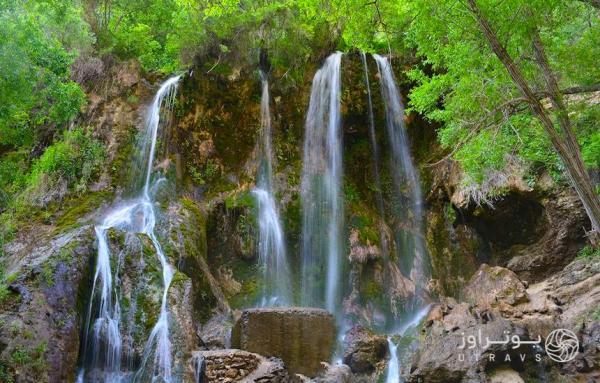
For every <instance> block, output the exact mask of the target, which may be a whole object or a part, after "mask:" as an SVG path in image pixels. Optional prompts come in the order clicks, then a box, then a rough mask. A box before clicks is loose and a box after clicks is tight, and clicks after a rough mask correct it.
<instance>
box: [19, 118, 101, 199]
mask: <svg viewBox="0 0 600 383" xmlns="http://www.w3.org/2000/svg"><path fill="white" fill-rule="evenodd" d="M105 158H106V153H105V149H104V146H103V145H102V143H101V142H100V141H98V140H96V139H94V138H93V137H92V136H91V134H90V133H88V132H85V131H84V130H83V129H82V128H75V129H73V130H69V131H66V132H65V133H64V135H63V137H62V139H61V140H58V141H56V142H54V143H53V144H52V145H50V146H49V147H48V148H46V151H45V152H44V154H42V156H40V157H39V158H38V159H36V160H35V162H34V163H33V166H32V168H31V172H30V173H29V175H28V176H27V177H26V181H25V182H26V189H25V191H24V192H23V194H22V196H21V200H20V202H21V203H24V204H25V205H34V206H44V205H46V204H47V203H49V202H50V201H52V200H56V199H59V200H60V199H62V197H64V196H65V195H66V194H67V193H68V192H69V191H75V192H76V193H82V192H84V191H86V190H87V185H88V183H89V182H90V181H92V180H93V179H94V178H96V177H97V176H98V174H99V173H100V171H101V169H102V165H103V164H104V160H105Z"/></svg>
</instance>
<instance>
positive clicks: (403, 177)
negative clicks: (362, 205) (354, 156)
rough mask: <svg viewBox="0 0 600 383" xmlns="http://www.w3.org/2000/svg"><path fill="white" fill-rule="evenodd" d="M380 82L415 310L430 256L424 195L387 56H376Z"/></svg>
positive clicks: (402, 254)
mask: <svg viewBox="0 0 600 383" xmlns="http://www.w3.org/2000/svg"><path fill="white" fill-rule="evenodd" d="M373 57H374V58H375V61H376V62H377V69H378V71H379V77H380V81H381V95H382V99H383V102H384V106H385V120H386V130H387V136H388V141H389V145H390V150H391V158H390V170H391V173H392V179H393V183H394V187H395V189H396V196H395V197H396V198H397V199H398V200H397V201H396V203H395V204H396V209H395V210H396V215H397V217H398V219H400V220H401V223H399V224H398V223H397V224H396V227H398V229H397V230H396V241H397V246H396V248H397V255H398V259H399V261H400V266H401V270H402V271H403V272H404V273H406V274H407V276H408V277H409V278H410V279H411V280H412V281H413V282H414V284H415V297H414V299H413V302H412V307H406V309H410V310H412V311H414V310H416V309H418V308H419V306H420V305H422V303H423V302H422V301H423V300H424V299H425V295H426V294H425V286H426V284H427V281H428V276H429V270H428V255H427V249H426V246H425V242H424V237H423V198H422V195H421V188H420V183H419V177H418V174H417V172H416V170H415V167H414V164H413V160H412V158H411V155H410V148H409V144H408V137H407V135H406V129H405V127H404V105H403V104H402V99H401V97H400V92H399V91H398V88H397V86H396V82H395V79H394V75H393V73H392V68H391V65H390V63H389V61H388V59H387V58H385V57H382V56H379V55H373Z"/></svg>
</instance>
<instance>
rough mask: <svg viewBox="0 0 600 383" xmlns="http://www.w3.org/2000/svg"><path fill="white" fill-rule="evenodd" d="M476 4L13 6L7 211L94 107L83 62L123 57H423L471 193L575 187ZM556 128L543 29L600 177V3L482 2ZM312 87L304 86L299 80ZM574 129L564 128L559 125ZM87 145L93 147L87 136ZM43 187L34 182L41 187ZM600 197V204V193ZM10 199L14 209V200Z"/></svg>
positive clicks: (439, 120) (73, 2) (4, 98)
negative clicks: (506, 179) (354, 53)
mask: <svg viewBox="0 0 600 383" xmlns="http://www.w3.org/2000/svg"><path fill="white" fill-rule="evenodd" d="M469 4H471V1H470V0H440V1H429V0H406V1H395V0H299V1H294V0H141V1H138V0H103V1H98V0H68V1H57V0H39V1H34V2H31V1H24V0H0V73H1V74H2V75H1V76H0V155H1V156H2V161H1V162H0V176H1V179H0V189H1V190H2V193H0V197H2V198H0V208H2V206H4V207H5V206H6V203H7V202H6V201H7V199H8V197H7V196H9V195H12V194H15V193H16V192H18V191H19V190H22V189H26V188H27V187H28V180H31V179H32V177H31V176H27V177H20V176H19V174H27V173H29V172H31V171H32V168H31V166H32V165H33V164H34V162H35V158H37V157H39V156H40V155H41V154H42V153H43V151H44V149H45V148H46V147H48V146H50V145H52V143H53V142H54V141H55V140H64V139H66V138H65V137H67V135H65V134H63V131H64V130H66V129H67V128H69V126H70V124H72V122H73V121H74V119H75V118H76V117H77V115H78V114H79V113H80V111H81V109H82V107H83V106H84V105H85V103H86V100H85V93H84V92H83V90H82V86H81V84H78V83H77V82H75V81H73V79H72V78H73V76H72V74H71V71H72V65H73V63H74V62H75V60H78V59H79V60H86V59H88V58H90V57H102V56H104V55H114V56H116V57H118V58H120V59H136V60H138V61H139V62H140V64H141V67H142V68H143V70H145V71H147V72H158V73H164V74H167V73H171V72H176V71H180V70H183V69H186V68H188V67H190V66H192V65H194V64H195V63H197V62H206V65H208V68H209V70H212V69H214V68H218V66H219V65H221V64H222V63H221V61H220V60H221V56H222V55H224V54H226V53H228V52H232V51H233V52H236V55H237V56H239V57H240V58H241V59H242V60H246V61H247V62H257V61H258V57H259V55H258V52H259V51H260V50H264V51H266V52H268V54H269V58H270V61H271V64H272V65H273V66H274V67H275V68H276V69H277V70H279V71H280V73H282V74H284V76H287V77H288V78H290V79H292V80H293V79H294V78H296V77H297V76H298V75H301V74H302V70H303V68H304V67H305V63H306V62H308V61H310V60H314V61H318V60H319V59H321V58H322V57H324V55H327V54H328V53H330V52H331V51H333V50H335V49H339V50H343V51H350V50H353V49H359V50H362V51H367V52H378V53H386V54H391V55H392V56H393V57H411V58H412V60H411V61H410V62H411V63H414V65H410V66H407V67H406V68H405V69H404V71H403V76H405V79H406V80H408V81H410V82H412V84H413V87H412V88H411V89H410V93H409V103H408V106H409V110H411V111H413V112H416V113H420V114H422V115H423V116H424V117H425V118H427V119H428V120H430V121H432V122H433V123H435V124H436V125H437V126H438V137H439V141H440V143H441V145H442V146H443V147H444V148H446V150H447V152H448V157H449V158H453V159H455V160H457V161H458V162H459V163H460V164H461V165H462V167H463V169H464V170H465V174H466V177H465V180H464V182H465V183H467V184H469V183H470V184H477V185H486V184H487V185H488V186H489V185H492V187H491V188H490V189H489V191H490V193H494V192H499V190H494V188H493V182H492V181H493V179H494V177H497V176H498V174H501V173H502V172H503V171H505V170H506V169H507V168H513V169H514V168H519V169H521V170H522V172H523V174H522V175H523V177H525V178H526V180H527V181H528V182H530V183H531V184H532V185H533V184H534V183H535V182H536V180H537V179H538V176H539V175H540V174H542V173H548V174H550V175H552V177H554V178H555V179H556V180H557V181H565V180H567V177H565V164H564V161H563V160H564V159H563V158H561V157H560V156H559V155H557V152H556V151H555V150H553V145H552V143H551V141H550V140H549V138H548V135H547V134H546V133H547V132H545V131H544V129H543V128H542V126H541V123H540V120H539V119H538V118H536V116H535V115H534V114H533V113H532V111H531V108H530V102H528V101H527V100H526V99H524V97H523V95H522V93H521V91H520V89H519V87H518V86H517V85H516V84H515V82H514V79H513V78H511V75H510V74H509V72H508V71H507V68H506V66H505V65H504V64H503V62H502V61H501V60H500V59H499V58H498V56H497V54H496V53H495V52H494V51H493V50H492V49H491V48H490V45H489V41H488V39H486V36H485V35H484V34H483V33H482V28H481V23H479V22H478V20H477V18H476V17H475V15H474V13H473V12H472V9H471V8H470V6H469ZM474 4H476V5H477V7H478V8H479V9H480V10H481V14H482V15H484V16H485V18H486V20H487V21H488V22H489V25H491V28H492V29H493V33H494V34H495V35H496V36H497V38H498V40H499V42H500V44H501V46H502V47H503V49H505V50H506V52H507V54H508V55H509V56H510V57H511V58H512V60H513V61H514V63H515V65H516V67H518V70H519V71H520V73H522V75H523V78H524V80H525V81H526V82H527V83H528V84H529V85H530V87H531V88H532V91H533V92H535V94H536V97H539V99H540V102H541V103H542V104H543V105H544V107H545V108H547V109H548V110H549V112H548V113H549V115H551V116H552V121H553V122H557V126H558V125H559V124H558V122H559V121H560V117H561V114H560V113H558V112H557V111H556V110H554V109H553V108H552V100H551V99H550V98H549V95H548V94H547V93H545V89H546V85H547V84H546V79H545V77H544V74H543V71H541V70H540V67H539V65H538V64H539V63H538V62H537V61H536V60H537V59H536V51H535V50H534V41H533V40H532V36H534V35H533V34H532V31H535V34H537V35H539V42H540V44H542V45H543V47H544V51H545V55H546V56H547V61H548V64H549V67H550V69H551V71H552V73H553V74H554V76H555V78H556V82H557V84H558V87H559V88H560V91H561V92H562V93H563V94H564V100H565V108H566V111H565V113H567V114H568V117H569V118H570V120H571V122H572V125H573V131H574V132H575V135H576V138H577V141H578V146H579V148H578V149H580V150H581V157H582V158H583V161H584V162H585V165H586V166H587V168H588V170H589V171H591V172H598V169H599V168H600V129H599V121H600V106H599V104H600V102H599V101H598V96H597V93H593V92H590V91H593V90H595V91H598V90H599V84H598V83H599V82H600V67H599V66H598V64H597V63H598V58H599V57H600V46H599V45H598V41H600V23H599V17H598V16H599V14H600V9H599V8H598V5H597V2H594V1H561V0H478V1H476V2H475V3H474ZM298 78H301V77H300V76H298ZM557 129H558V130H559V131H560V128H557ZM84 136H86V135H85V134H84ZM29 186H30V185H29ZM596 197H597V196H596ZM2 201H4V202H2Z"/></svg>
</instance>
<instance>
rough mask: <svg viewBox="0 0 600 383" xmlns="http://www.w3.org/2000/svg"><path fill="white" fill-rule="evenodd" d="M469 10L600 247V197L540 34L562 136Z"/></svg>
mask: <svg viewBox="0 0 600 383" xmlns="http://www.w3.org/2000/svg"><path fill="white" fill-rule="evenodd" d="M467 4H468V8H469V10H470V11H471V12H472V13H473V15H475V18H476V19H477V22H478V23H479V26H480V27H481V29H482V31H483V34H484V35H485V37H486V39H487V41H488V43H489V44H490V47H491V48H492V51H493V52H494V54H496V56H497V57H498V59H500V61H501V62H502V64H503V65H504V67H505V68H506V69H507V71H508V73H509V74H510V77H511V78H512V80H513V81H514V82H515V84H516V85H517V87H518V88H519V90H520V91H521V93H522V94H523V96H524V97H525V99H527V102H528V103H529V106H530V108H531V109H532V111H533V113H534V114H535V116H536V117H537V118H538V119H539V120H540V122H541V124H542V127H543V129H544V131H545V132H546V133H547V134H548V136H549V138H550V141H551V142H552V146H553V147H554V149H555V150H556V152H557V153H558V155H559V157H560V158H561V160H562V162H563V163H564V165H565V168H566V170H567V174H568V176H569V178H570V179H571V183H572V185H573V187H574V189H575V191H576V192H577V195H578V196H579V199H580V200H581V202H582V203H583V206H584V208H585V211H586V213H587V215H588V217H589V219H590V221H591V223H592V230H591V231H592V232H591V233H589V238H590V241H591V242H592V244H593V245H594V246H597V245H598V233H599V232H600V199H599V198H598V196H597V195H596V192H595V190H594V187H593V185H592V182H591V180H590V177H589V174H588V173H587V171H586V169H585V166H584V164H583V160H582V157H581V150H580V148H579V144H578V143H577V140H576V138H575V135H574V133H573V130H572V128H571V122H570V120H569V116H568V113H567V110H566V107H565V105H564V103H563V101H562V96H561V94H560V91H559V89H558V85H557V82H556V79H555V77H554V75H553V73H552V71H551V69H550V66H549V64H548V60H547V58H546V55H545V52H544V49H543V45H542V43H541V40H540V39H539V35H537V32H536V33H534V36H533V43H534V51H535V54H536V59H537V61H538V65H539V66H540V67H541V69H542V72H543V75H544V79H545V82H546V85H547V87H548V89H547V93H548V95H549V96H550V100H551V102H552V105H553V107H554V108H555V109H556V110H557V113H558V122H559V125H560V127H561V130H562V133H563V134H562V135H561V134H560V132H559V131H557V130H556V129H555V127H554V123H553V122H552V119H551V118H550V115H549V114H548V113H549V112H548V111H547V110H546V109H545V108H544V107H543V106H542V104H541V102H540V100H539V99H538V97H536V94H535V93H534V92H533V90H532V89H531V87H530V86H529V84H528V83H527V81H526V80H525V77H524V76H523V74H522V73H521V71H520V69H519V68H518V67H517V65H516V64H515V62H514V61H513V59H512V58H511V57H510V55H509V54H508V52H507V51H506V49H505V48H504V47H503V46H502V45H501V44H500V42H499V40H498V37H497V36H496V33H495V32H494V31H493V30H492V28H491V26H490V24H489V22H488V21H487V19H486V18H485V17H484V16H483V14H482V12H481V9H480V8H479V7H478V6H477V3H476V1H475V0H467Z"/></svg>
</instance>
